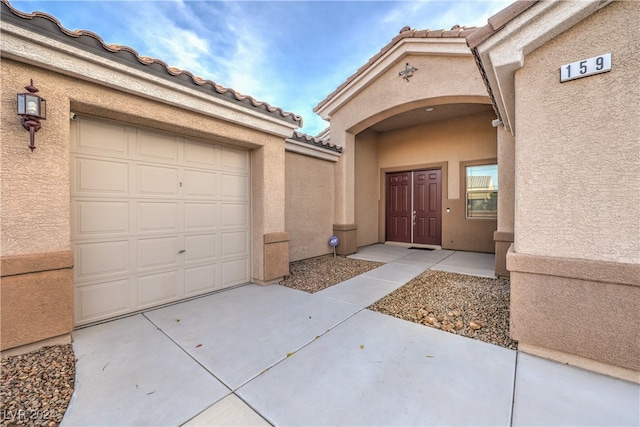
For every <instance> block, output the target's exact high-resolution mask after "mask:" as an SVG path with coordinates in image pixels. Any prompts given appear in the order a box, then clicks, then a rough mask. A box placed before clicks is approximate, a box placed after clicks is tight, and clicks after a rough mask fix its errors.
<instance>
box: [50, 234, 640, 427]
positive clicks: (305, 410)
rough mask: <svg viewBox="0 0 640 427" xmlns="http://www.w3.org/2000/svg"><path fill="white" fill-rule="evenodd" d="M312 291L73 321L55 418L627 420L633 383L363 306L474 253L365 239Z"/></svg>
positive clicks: (639, 413) (255, 290) (634, 403)
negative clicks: (351, 274)
mask: <svg viewBox="0 0 640 427" xmlns="http://www.w3.org/2000/svg"><path fill="white" fill-rule="evenodd" d="M365 256H366V257H368V258H367V259H376V258H377V259H376V260H379V261H383V262H387V264H385V265H384V266H382V267H380V268H377V269H375V270H372V271H370V272H368V273H366V274H364V275H362V276H358V277H356V278H353V279H351V280H348V281H346V282H343V283H341V284H338V285H336V286H334V287H331V288H328V289H325V290H323V291H321V292H318V293H316V294H313V295H312V294H307V293H305V292H301V291H296V290H293V289H289V288H285V287H282V286H279V285H273V286H268V287H260V286H256V285H246V286H241V287H238V288H235V289H229V290H225V291H222V292H219V293H215V294H212V295H208V296H205V297H202V298H197V299H193V300H191V301H186V302H182V303H179V304H175V305H171V306H168V307H164V308H160V309H156V310H150V311H148V312H144V313H142V314H138V315H135V316H132V317H127V318H124V319H120V320H115V321H112V322H108V323H104V324H101V325H96V326H92V327H89V328H85V329H80V330H77V331H75V332H74V333H73V339H74V343H73V346H74V351H75V354H76V357H77V358H78V362H77V368H76V369H77V380H76V388H75V393H74V396H73V399H72V401H71V404H70V406H69V409H68V410H67V413H66V414H65V417H64V419H63V422H62V425H63V426H91V425H114V426H115V425H119V426H124V425H136V426H139V425H154V426H159V425H167V426H179V425H188V426H198V425H226V426H233V425H252V426H255V425H265V426H268V425H270V424H271V425H299V426H311V425H317V426H320V425H322V426H341V425H350V426H354V425H359V426H365V425H366V426H369V425H372V426H373V425H380V426H396V425H397V426H400V425H402V426H409V425H420V426H424V425H491V426H497V425H514V426H520V425H554V426H555V425H636V426H637V425H639V424H640V386H639V385H638V384H633V383H628V382H625V381H621V380H618V379H614V378H611V377H606V376H603V375H599V374H595V373H592V372H588V371H584V370H581V369H577V368H573V367H569V366H566V365H562V364H559V363H555V362H551V361H548V360H544V359H540V358H537V357H534V356H530V355H527V354H523V353H518V352H516V351H513V350H508V349H505V348H502V347H498V346H495V345H491V344H486V343H483V342H480V341H476V340H472V339H469V338H465V337H461V336H457V335H454V334H450V333H446V332H442V331H439V330H436V329H432V328H428V327H425V326H422V325H418V324H415V323H411V322H407V321H403V320H400V319H397V318H394V317H390V316H386V315H383V314H380V313H376V312H372V311H370V310H367V309H366V307H367V306H368V305H370V304H371V303H372V302H374V301H376V300H377V299H379V298H381V297H382V296H384V295H386V294H387V293H389V292H391V291H393V290H394V289H396V288H398V287H400V286H402V285H403V284H404V283H406V282H407V281H409V280H411V278H413V277H415V276H416V275H418V274H420V273H421V272H423V271H424V270H426V269H428V268H434V269H444V270H445V271H452V270H451V269H455V268H457V267H456V265H457V263H461V262H462V263H463V264H462V265H460V268H464V269H468V270H467V271H471V270H473V271H474V272H475V273H477V274H479V275H491V274H492V271H493V258H492V256H490V255H486V254H469V253H461V252H452V251H442V250H436V251H422V250H410V249H405V248H398V247H393V246H385V245H375V246H372V247H369V248H364V249H363V250H360V251H359V253H358V254H356V255H355V256H354V257H365Z"/></svg>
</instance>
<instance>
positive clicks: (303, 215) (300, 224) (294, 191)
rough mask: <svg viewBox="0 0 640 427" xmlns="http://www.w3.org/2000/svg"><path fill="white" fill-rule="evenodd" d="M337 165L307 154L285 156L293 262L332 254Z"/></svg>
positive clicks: (287, 227) (288, 220) (290, 253)
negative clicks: (330, 243) (330, 240)
mask: <svg viewBox="0 0 640 427" xmlns="http://www.w3.org/2000/svg"><path fill="white" fill-rule="evenodd" d="M334 168H335V163H334V162H331V161H327V160H321V159H317V158H313V157H310V156H305V155H303V154H297V153H292V152H286V153H285V177H286V178H285V187H286V194H285V199H286V200H285V229H286V230H287V231H288V232H289V235H290V241H289V260H290V261H297V260H300V259H305V258H311V257H315V256H320V255H324V254H327V253H329V252H330V250H331V247H330V246H329V245H328V243H327V241H328V239H329V237H331V235H332V234H333V214H334V177H333V174H334Z"/></svg>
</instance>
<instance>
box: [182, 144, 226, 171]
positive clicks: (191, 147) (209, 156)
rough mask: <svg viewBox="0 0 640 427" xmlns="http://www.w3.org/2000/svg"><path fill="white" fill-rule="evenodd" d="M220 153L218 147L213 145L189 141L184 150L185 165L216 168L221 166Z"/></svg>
mask: <svg viewBox="0 0 640 427" xmlns="http://www.w3.org/2000/svg"><path fill="white" fill-rule="evenodd" d="M218 152H219V149H218V147H217V146H215V145H213V144H204V143H200V142H195V141H188V143H187V144H185V148H184V158H185V164H186V165H190V166H200V167H206V168H216V167H218V166H219V161H218Z"/></svg>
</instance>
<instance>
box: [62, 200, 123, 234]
mask: <svg viewBox="0 0 640 427" xmlns="http://www.w3.org/2000/svg"><path fill="white" fill-rule="evenodd" d="M73 215H74V218H73V224H74V233H73V234H74V237H78V238H81V237H89V236H96V235H113V234H123V233H128V232H129V203H128V202H126V201H125V202H119V201H104V200H103V201H92V200H76V201H75V202H74V203H73Z"/></svg>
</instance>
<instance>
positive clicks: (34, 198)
mask: <svg viewBox="0 0 640 427" xmlns="http://www.w3.org/2000/svg"><path fill="white" fill-rule="evenodd" d="M3 7H4V5H3ZM2 25H3V27H2V30H3V34H2V35H3V38H2V43H3V44H2V62H1V64H0V70H1V77H2V99H1V105H2V112H3V113H2V117H1V121H0V131H1V134H2V147H1V149H2V159H1V166H2V172H1V174H2V175H1V177H2V196H1V197H2V218H1V219H0V227H1V230H2V264H3V271H2V276H3V277H2V283H1V284H0V285H1V288H0V291H1V293H2V294H1V297H2V319H1V320H2V325H3V330H2V343H1V344H2V345H1V346H2V349H3V350H4V349H7V348H11V347H15V346H19V345H24V344H28V343H32V342H35V341H40V340H44V339H47V338H51V337H53V336H56V335H61V334H68V333H69V332H71V329H72V327H73V310H72V307H73V292H72V290H73V278H72V273H71V272H72V270H71V269H72V266H73V261H72V260H71V259H70V260H69V263H68V265H65V266H64V267H62V268H61V267H57V266H53V267H47V268H45V269H40V268H36V267H34V268H22V269H20V270H19V271H18V270H15V269H11V268H9V269H7V268H6V266H7V265H12V264H11V263H12V262H15V261H14V260H15V259H16V257H18V259H20V260H21V261H20V263H21V265H27V266H28V265H41V264H42V265H49V266H52V265H54V264H56V262H54V261H55V260H56V259H57V257H59V254H60V253H61V252H62V253H67V254H68V255H69V256H70V253H71V252H70V248H71V247H70V230H71V219H70V218H71V214H70V185H71V184H70V182H71V179H70V160H69V159H70V154H69V153H70V140H71V137H70V120H71V113H72V112H74V113H76V114H81V115H90V116H97V117H101V118H106V119H112V120H117V121H119V122H124V123H129V124H132V125H136V126H143V127H148V128H153V129H158V130H164V131H168V132H171V133H174V134H180V135H183V136H190V137H194V138H198V139H200V140H204V141H211V142H212V143H221V144H229V145H233V146H236V147H242V148H245V149H248V150H251V179H252V182H251V184H252V185H251V196H252V200H251V235H252V237H251V241H252V247H251V265H252V267H251V277H252V280H253V281H255V282H257V283H271V282H273V281H277V280H279V279H280V278H281V277H282V276H283V275H285V274H287V273H288V262H289V259H288V233H286V232H285V229H284V227H285V218H284V209H285V207H284V205H285V203H284V200H285V187H284V181H285V168H284V162H285V154H284V147H285V139H286V137H288V136H289V135H291V132H292V131H293V129H295V127H296V126H295V124H292V123H287V122H286V121H282V120H278V119H277V118H272V117H270V116H269V115H268V114H265V113H262V112H252V111H251V110H250V109H247V108H245V107H242V106H236V105H234V104H233V102H232V101H225V100H220V99H216V98H214V97H211V96H207V95H206V94H203V93H202V92H199V91H197V90H196V89H190V88H188V87H185V86H184V85H182V84H178V83H173V82H170V81H169V82H167V81H163V80H158V79H157V78H156V79H154V78H150V77H149V76H146V75H145V73H144V71H140V70H138V69H133V68H128V67H127V66H125V65H122V64H117V66H116V64H114V63H111V62H110V60H109V59H105V58H98V57H95V56H92V55H91V54H89V53H86V52H83V51H81V50H78V49H75V48H71V47H69V46H64V49H62V47H63V46H62V44H61V43H60V42H57V41H54V40H49V39H47V38H45V37H43V36H41V35H37V34H31V33H29V31H28V30H25V29H23V28H19V27H15V26H12V25H11V24H9V23H6V22H3V23H2ZM29 79H33V81H34V84H35V85H36V86H37V87H38V88H39V89H40V92H39V95H41V96H42V97H43V98H45V99H46V100H47V119H46V121H43V125H42V129H41V130H40V131H39V132H38V133H37V134H36V147H37V148H36V149H35V150H34V151H33V152H31V151H30V150H29V148H28V144H29V134H28V132H26V131H25V130H24V129H23V128H22V126H21V124H20V120H19V117H18V116H16V115H15V110H16V93H18V92H23V91H24V90H23V87H24V86H25V85H26V84H28V83H29ZM90 80H91V81H90ZM49 258H51V260H48V259H49ZM43 259H44V261H42V260H43ZM265 260H268V261H269V262H268V266H267V267H265ZM43 263H44V264H43ZM56 265H57V264H56ZM51 293H54V294H55V295H56V298H55V299H52V298H50V295H51ZM34 298H35V299H38V300H42V302H41V304H40V305H33V307H40V308H41V309H42V310H46V316H47V319H48V320H47V322H46V323H47V324H46V327H45V326H43V323H42V322H40V321H39V320H38V319H39V318H40V317H42V313H39V314H38V313H31V311H30V310H26V309H25V307H24V304H23V301H31V302H33V299H34Z"/></svg>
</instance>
